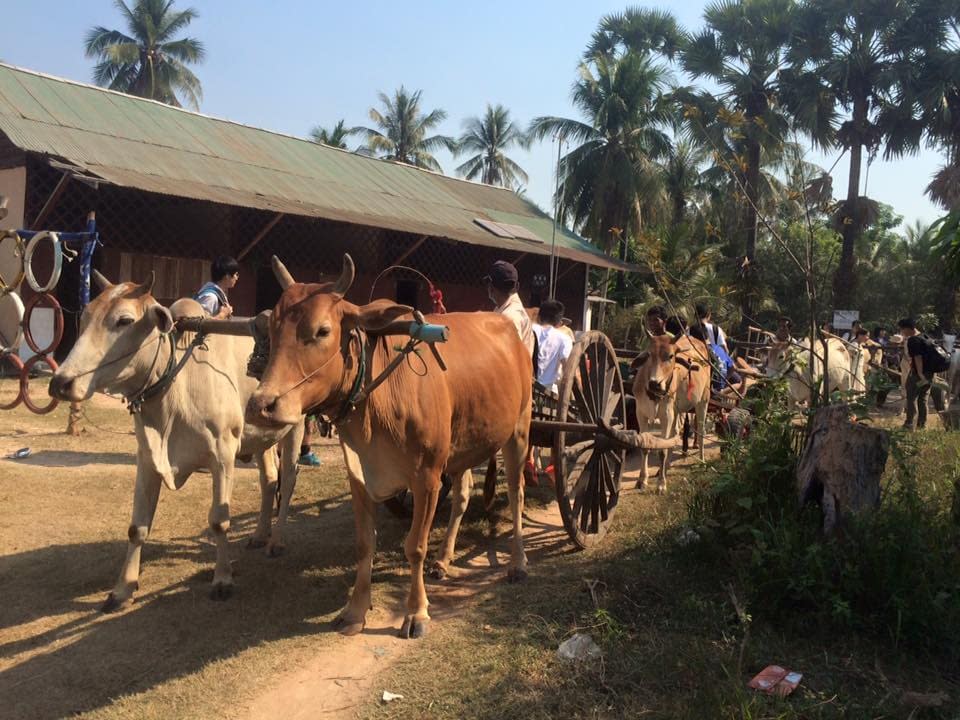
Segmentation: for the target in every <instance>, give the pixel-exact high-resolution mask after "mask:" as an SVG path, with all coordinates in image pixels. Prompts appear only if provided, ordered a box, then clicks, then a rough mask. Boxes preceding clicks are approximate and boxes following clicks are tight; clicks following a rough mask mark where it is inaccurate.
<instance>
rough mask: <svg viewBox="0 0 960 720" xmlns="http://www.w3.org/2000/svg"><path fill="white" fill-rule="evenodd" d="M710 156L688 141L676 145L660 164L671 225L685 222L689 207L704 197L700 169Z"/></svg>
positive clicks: (704, 149)
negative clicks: (668, 204) (669, 209)
mask: <svg viewBox="0 0 960 720" xmlns="http://www.w3.org/2000/svg"><path fill="white" fill-rule="evenodd" d="M708 157H709V153H708V152H707V151H706V148H704V147H703V146H702V145H699V144H697V143H694V142H691V141H690V140H680V141H679V142H677V143H676V144H675V145H674V146H673V147H672V148H670V151H669V153H668V155H667V157H666V158H665V159H664V161H663V162H662V164H661V167H662V173H663V185H664V192H665V193H666V195H667V198H668V200H669V202H670V208H671V215H670V222H671V224H672V225H679V224H680V223H681V222H683V221H684V219H685V218H686V216H687V214H688V212H687V209H688V205H689V204H690V202H691V201H694V200H696V199H697V198H698V196H701V195H702V194H703V190H704V183H703V174H702V173H703V166H704V164H706V162H707V158H708Z"/></svg>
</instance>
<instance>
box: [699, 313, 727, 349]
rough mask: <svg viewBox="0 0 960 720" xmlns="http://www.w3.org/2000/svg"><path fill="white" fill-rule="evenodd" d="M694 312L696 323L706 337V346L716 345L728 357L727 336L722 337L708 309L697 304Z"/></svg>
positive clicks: (720, 330) (719, 328)
mask: <svg viewBox="0 0 960 720" xmlns="http://www.w3.org/2000/svg"><path fill="white" fill-rule="evenodd" d="M694 310H696V313H697V323H698V324H699V325H700V326H702V327H703V332H704V333H705V334H706V336H707V337H706V342H707V345H717V346H718V347H721V348H723V351H724V353H726V354H727V355H728V356H729V355H730V348H729V347H728V346H727V336H726V335H724V333H723V329H722V328H721V327H720V326H719V325H717V324H715V323H714V322H713V319H712V317H711V313H710V308H708V307H707V306H706V305H704V304H703V303H698V304H697V306H696V307H695V308H694Z"/></svg>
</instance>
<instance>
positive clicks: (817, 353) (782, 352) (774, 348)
mask: <svg viewBox="0 0 960 720" xmlns="http://www.w3.org/2000/svg"><path fill="white" fill-rule="evenodd" d="M824 344H826V352H824ZM824 357H826V361H827V368H826V374H825V373H824V362H823V361H824ZM850 368H851V360H850V354H849V353H848V352H847V349H846V347H844V343H843V341H842V340H839V339H837V338H829V339H827V340H821V341H820V342H818V343H816V346H815V348H814V352H812V353H811V352H810V341H809V340H807V339H806V338H804V339H803V340H793V339H790V340H785V341H777V342H774V343H773V344H772V345H771V347H770V356H769V358H768V360H767V372H768V373H769V374H770V375H771V376H773V377H781V376H782V377H786V378H787V382H788V386H789V398H788V402H789V406H790V409H791V410H793V409H794V408H795V407H796V405H797V403H801V402H805V403H807V404H808V405H809V404H810V399H811V393H812V392H813V390H814V389H815V388H821V389H822V383H823V382H826V383H827V384H828V386H829V389H830V391H831V392H833V391H834V390H840V391H841V392H846V391H848V390H850V389H852V387H853V375H852V374H851V372H850ZM824 375H826V379H825V380H824Z"/></svg>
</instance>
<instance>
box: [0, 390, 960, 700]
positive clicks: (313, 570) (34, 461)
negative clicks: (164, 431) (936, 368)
mask: <svg viewBox="0 0 960 720" xmlns="http://www.w3.org/2000/svg"><path fill="white" fill-rule="evenodd" d="M0 390H2V388H0ZM87 413H88V415H89V420H90V423H91V424H88V427H89V428H90V431H89V432H88V433H87V434H86V435H84V436H83V437H80V438H68V437H66V436H64V435H63V434H62V433H61V432H60V431H61V430H62V428H63V427H64V426H65V424H66V411H65V409H64V408H61V409H58V410H57V411H56V412H55V413H53V414H52V415H49V416H45V417H42V418H38V417H37V416H34V415H30V414H29V413H26V412H25V411H23V410H22V409H19V410H17V411H13V412H6V413H0V454H6V453H7V452H10V451H12V450H15V449H17V448H18V447H22V446H30V447H31V448H32V449H33V456H32V458H31V459H29V460H27V461H21V462H12V461H4V460H0V508H2V511H0V598H2V602H0V698H2V699H3V706H2V710H0V715H2V716H3V717H11V718H54V717H63V716H67V715H74V714H78V713H79V714H83V715H84V716H87V717H95V718H108V719H115V718H133V717H136V718H153V717H156V718H161V717H162V718H177V717H197V716H205V717H228V716H229V717H235V716H236V715H237V714H238V713H239V712H240V711H241V710H242V709H243V708H244V707H246V706H247V705H248V703H249V702H250V700H251V698H254V697H257V696H258V695H259V694H260V693H262V692H263V691H264V689H265V688H267V687H270V686H272V685H273V684H274V683H276V682H277V680H278V678H282V677H285V676H287V675H289V673H291V672H292V671H293V670H294V669H296V668H298V667H301V666H303V665H305V663H306V662H307V660H308V659H310V658H315V657H318V656H321V655H323V654H328V653H335V652H338V648H340V647H342V646H343V643H345V642H346V643H348V642H349V641H348V640H342V639H341V638H339V637H338V636H337V635H335V634H332V633H330V632H328V631H327V627H326V624H327V621H328V620H330V619H331V618H332V617H333V616H334V615H335V614H336V612H337V611H338V610H339V608H340V606H341V605H342V604H343V602H344V601H345V599H346V596H347V591H348V589H349V586H350V583H351V582H352V579H353V550H352V543H353V527H352V519H351V515H350V509H349V502H348V498H347V495H346V492H345V491H346V486H345V483H344V475H343V470H342V467H341V464H340V461H339V458H338V453H337V452H336V449H335V447H334V446H327V447H325V448H322V449H321V454H322V456H323V457H324V459H325V461H326V463H325V465H324V466H323V467H322V468H320V469H318V470H313V469H309V470H305V471H304V472H302V473H301V475H300V481H299V485H298V489H297V495H296V498H295V501H294V506H295V510H296V512H295V513H294V514H293V517H292V520H291V524H290V532H289V535H288V546H289V550H288V552H287V554H286V555H285V556H284V557H282V558H279V559H274V560H271V559H268V558H266V557H265V556H264V555H263V554H262V553H261V552H258V551H247V550H245V549H244V548H243V545H244V543H245V542H246V538H247V537H248V536H249V534H250V532H251V531H252V527H253V522H254V517H255V511H256V508H257V505H258V501H259V500H258V497H259V490H258V486H257V482H256V474H255V470H254V469H252V468H242V469H240V470H239V473H238V478H237V483H236V490H235V494H234V506H233V508H234V510H233V511H234V518H235V520H234V526H233V527H234V530H233V532H232V554H233V558H234V559H235V565H234V568H235V573H236V582H237V592H236V595H235V596H234V597H233V598H232V599H231V600H230V601H229V602H227V603H213V602H211V601H210V600H208V598H207V591H208V588H209V583H210V580H211V577H212V564H213V547H212V544H211V543H210V540H209V538H208V536H207V532H206V528H205V526H206V513H207V509H208V504H209V480H208V476H204V475H197V476H194V477H193V478H192V479H191V480H190V482H189V483H188V484H187V485H186V486H185V487H184V488H183V489H182V490H181V491H179V492H176V493H172V492H167V491H164V492H163V493H162V496H161V501H160V508H159V512H158V519H157V523H156V528H155V532H154V535H153V537H152V538H151V541H150V542H149V544H148V546H147V549H146V550H145V552H144V572H143V576H142V578H141V591H140V594H139V599H138V602H137V603H136V604H135V605H134V606H133V608H132V609H130V610H129V611H127V612H125V613H122V614H119V615H114V616H100V615H98V614H97V613H96V612H95V610H96V608H97V607H98V605H99V603H100V602H101V601H102V599H103V597H104V596H105V594H106V593H107V592H108V591H109V589H110V587H111V586H112V584H113V582H114V581H115V578H116V573H117V572H118V571H119V567H120V562H121V559H122V557H123V553H124V547H125V532H126V527H127V524H128V522H129V512H130V505H131V491H132V484H133V472H134V468H133V464H132V463H133V459H132V452H133V450H134V447H135V443H134V439H133V437H132V436H131V435H130V434H129V433H128V432H127V429H128V428H129V427H130V421H129V418H128V417H127V416H126V414H125V413H124V411H123V410H122V409H118V408H116V407H115V406H113V405H111V404H107V403H105V402H103V401H98V402H97V403H93V404H91V406H90V407H89V408H88V409H87ZM94 423H95V424H96V425H100V426H101V427H102V428H104V429H103V430H98V429H96V428H94V427H93V424H94ZM111 431H114V432H111ZM958 437H960V436H958V435H955V434H951V435H947V434H945V433H943V432H940V431H928V432H927V433H925V434H924V438H923V442H924V447H925V451H924V452H923V453H921V455H920V460H919V462H920V463H921V466H922V467H921V474H922V476H923V478H924V480H925V482H927V483H932V482H945V481H946V480H945V478H944V467H945V466H947V465H951V464H953V463H954V462H955V461H956V458H957V456H958V449H960V442H958V439H957V438H958ZM683 472H684V471H683V470H682V469H679V470H678V471H677V472H676V474H675V475H674V476H673V478H672V482H671V490H670V492H669V494H668V495H667V496H666V497H658V496H654V495H651V494H641V493H637V492H635V491H629V492H627V493H625V496H624V499H623V501H622V502H621V504H620V507H619V510H618V513H617V516H616V518H615V524H614V528H613V529H612V531H611V533H610V534H608V536H607V538H606V539H605V541H604V543H602V544H601V546H600V547H598V548H596V549H594V550H591V551H588V552H581V553H575V552H571V551H570V548H569V544H568V543H567V542H566V541H565V539H564V538H563V536H562V533H561V532H560V531H558V529H557V528H556V526H555V524H554V525H551V523H552V522H554V521H552V520H549V519H546V520H544V519H543V518H544V517H546V508H548V507H551V508H552V507H553V506H552V505H551V495H550V491H549V490H547V489H537V490H534V491H531V492H530V494H529V497H528V499H529V507H530V517H531V521H530V522H529V523H528V524H529V525H530V526H531V528H532V535H531V537H530V541H529V543H528V546H529V547H530V548H531V566H530V578H529V580H528V581H527V582H525V583H523V584H521V585H508V584H507V583H505V582H504V581H503V580H502V578H501V577H500V574H496V575H489V576H487V577H485V578H484V579H483V580H482V581H479V582H477V583H476V584H475V587H474V589H473V591H472V592H471V593H470V595H469V597H464V598H462V600H460V601H457V602H452V601H450V600H445V601H442V602H440V603H438V606H437V607H438V610H439V612H437V613H435V618H436V621H435V622H434V623H433V624H432V627H431V630H430V634H429V635H428V636H427V637H426V638H425V639H423V640H421V641H418V642H417V643H416V644H415V645H413V646H412V647H413V649H412V650H409V651H406V652H403V653H402V654H398V656H397V659H396V661H395V662H393V663H392V664H390V665H388V666H387V669H386V670H385V671H383V672H382V673H380V674H379V675H378V676H377V678H376V684H375V690H372V691H370V692H368V693H367V694H366V695H365V696H364V698H363V699H362V702H358V703H356V704H352V705H350V707H349V708H347V709H345V710H344V711H343V713H341V714H342V715H344V716H348V717H356V716H361V717H368V718H393V717H404V718H431V717H435V718H444V717H458V718H512V717H517V718H556V717H565V718H566V717H569V718H616V717H651V718H907V717H917V718H923V717H926V718H952V717H958V716H960V715H958V712H960V706H958V705H957V704H956V702H955V701H956V699H957V698H958V697H960V676H958V673H957V670H956V668H949V667H942V666H940V665H939V664H938V663H937V662H936V661H935V660H934V659H932V658H927V657H918V656H916V655H912V654H909V653H907V652H904V651H899V650H897V649H896V648H895V647H893V645H892V644H891V643H889V642H887V641H885V640H884V639H882V638H864V637H844V636H841V637H837V636H828V635H826V634H825V633H823V632H821V631H820V630H818V628H817V627H813V626H809V624H806V623H805V622H804V618H803V617H797V618H795V619H794V620H793V621H792V622H790V623H788V626H784V627H771V626H768V625H764V624H763V623H761V622H760V621H754V622H752V623H748V624H746V625H745V623H744V622H742V620H741V619H739V618H738V616H737V613H736V612H735V611H734V607H733V601H732V598H731V595H730V592H729V590H728V589H727V587H726V586H725V580H724V578H723V577H722V576H721V575H720V574H719V573H718V572H717V570H716V569H715V568H704V567H697V566H695V565H692V564H691V563H690V560H689V556H688V555H685V554H683V553H679V552H677V550H676V537H677V535H678V532H679V528H680V526H681V525H682V523H683V521H684V518H685V515H686V505H685V503H686V498H687V484H686V483H685V482H684V478H683ZM501 503H503V500H502V499H501ZM538 523H539V525H538ZM379 530H380V533H379V548H380V549H379V551H378V555H377V560H376V565H375V572H374V583H375V586H374V587H375V604H377V605H379V606H383V605H386V606H394V605H396V604H397V603H398V600H399V598H400V597H401V595H402V593H403V591H404V589H405V588H406V583H407V581H408V578H407V577H406V570H405V567H404V562H403V558H402V555H401V552H400V544H401V537H402V534H403V531H404V527H403V525H402V524H401V523H399V522H397V521H395V520H393V519H391V518H389V517H387V516H386V515H385V514H381V518H380V522H379ZM490 532H491V528H490V526H489V524H488V521H487V518H486V517H485V515H484V514H483V513H481V512H480V511H479V509H478V504H477V503H474V504H473V505H472V506H471V510H470V511H468V517H467V521H466V522H465V524H464V528H463V532H462V534H461V541H460V543H459V551H458V558H459V559H458V561H457V564H459V565H460V566H463V564H464V562H465V561H466V560H467V559H470V558H476V557H478V556H482V555H483V554H484V552H485V548H486V547H487V546H488V544H489V538H490ZM438 538H439V531H436V532H435V534H434V541H436V540H437V539H438ZM434 547H435V544H434ZM428 592H431V594H432V595H435V594H439V589H438V588H437V586H432V587H431V588H428ZM735 592H736V589H734V593H735ZM752 611H753V609H752V608H749V607H748V608H745V612H746V613H747V614H750V613H751V612H752ZM575 632H585V633H588V634H590V636H591V637H592V638H593V639H594V640H595V641H596V642H598V643H599V645H600V646H601V648H602V649H603V657H602V659H598V660H596V661H592V662H589V663H586V664H583V665H578V666H575V665H570V664H568V663H564V662H561V661H559V660H558V659H557V658H556V648H557V645H558V644H559V643H560V642H561V641H563V640H564V639H566V638H568V637H570V636H571V635H572V634H573V633H575ZM398 642H399V641H398ZM391 647H392V646H391ZM407 647H411V646H409V645H408V646H407ZM771 663H777V664H781V665H784V666H786V667H789V668H790V669H795V670H799V671H801V672H803V673H804V679H803V682H802V685H801V687H800V689H799V690H798V691H797V692H796V693H795V694H794V695H793V696H791V697H790V698H788V699H786V700H775V699H771V698H767V697H765V696H760V695H757V694H755V693H753V692H752V691H749V690H747V689H746V687H745V684H746V681H747V680H748V679H749V678H750V677H751V676H752V675H753V674H755V673H756V672H758V671H759V670H760V669H762V668H763V667H764V666H765V665H767V664H771ZM344 674H345V675H348V674H350V673H349V668H348V667H345V668H344ZM384 689H387V690H390V691H392V692H396V693H401V694H403V695H404V699H403V700H400V701H396V702H394V703H391V704H387V705H384V704H381V703H379V702H378V699H377V698H378V697H379V694H380V692H381V691H382V690H384ZM905 691H914V692H935V691H945V692H947V693H949V695H950V696H951V697H952V698H953V699H952V700H951V701H949V702H948V703H947V705H946V706H944V707H943V708H939V709H917V708H915V707H913V706H911V705H904V704H902V703H901V700H902V698H903V695H904V692H905ZM305 712H306V714H304V715H303V716H304V717H307V716H310V715H309V708H306V709H305ZM336 716H337V715H335V714H326V713H324V714H323V715H322V717H336Z"/></svg>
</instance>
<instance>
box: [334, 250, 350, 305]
mask: <svg viewBox="0 0 960 720" xmlns="http://www.w3.org/2000/svg"><path fill="white" fill-rule="evenodd" d="M355 273H356V269H355V268H354V266H353V258H352V257H350V255H349V254H348V253H344V254H343V269H342V270H341V271H340V277H339V278H337V284H336V285H334V286H333V292H334V293H335V294H337V295H340V296H343V295H346V294H347V290H349V289H350V286H351V285H353V276H354V274H355Z"/></svg>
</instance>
